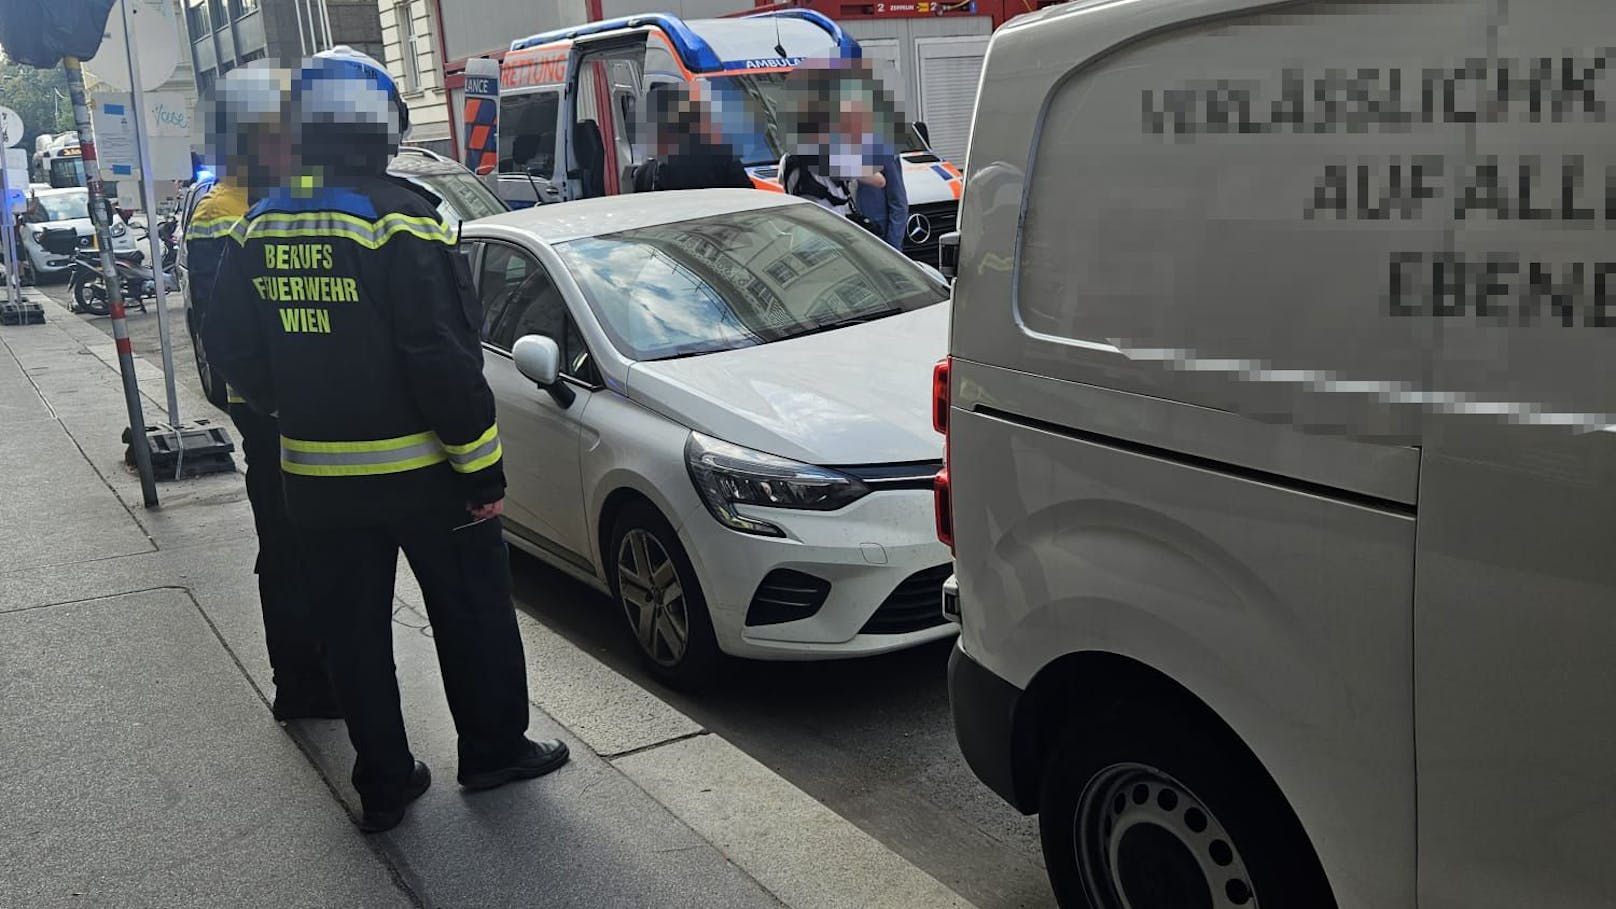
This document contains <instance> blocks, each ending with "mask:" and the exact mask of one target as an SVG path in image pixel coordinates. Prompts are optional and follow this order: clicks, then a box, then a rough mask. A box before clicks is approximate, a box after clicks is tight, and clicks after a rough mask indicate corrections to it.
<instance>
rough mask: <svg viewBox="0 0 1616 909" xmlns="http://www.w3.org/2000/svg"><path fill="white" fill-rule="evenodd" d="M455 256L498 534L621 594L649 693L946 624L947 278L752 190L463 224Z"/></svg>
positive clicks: (840, 652)
mask: <svg viewBox="0 0 1616 909" xmlns="http://www.w3.org/2000/svg"><path fill="white" fill-rule="evenodd" d="M460 250H461V252H462V253H463V254H464V255H465V256H466V259H467V262H468V264H469V265H470V267H471V273H472V275H473V276H474V282H475V285H476V290H477V297H478V299H479V300H480V301H481V312H480V313H477V314H476V315H477V317H478V318H480V319H481V322H482V334H483V340H484V347H485V360H486V366H485V371H486V373H487V375H488V378H489V382H490V384H491V385H492V387H493V389H494V394H495V396H496V397H497V399H498V402H499V425H500V436H501V438H502V440H503V445H504V452H505V470H506V477H507V482H508V484H509V487H508V491H507V499H506V512H505V517H506V523H507V529H508V535H509V537H510V539H511V540H512V542H513V543H514V544H515V545H516V546H518V547H519V548H521V549H523V550H525V551H527V552H529V553H532V554H533V555H536V556H538V557H539V558H541V559H543V560H545V561H547V562H549V563H551V564H553V565H555V566H557V567H559V568H561V569H562V570H564V571H567V572H569V573H571V574H573V575H575V576H577V577H579V578H581V579H583V580H584V581H586V582H588V583H590V584H592V585H594V586H595V587H597V588H599V589H600V590H602V591H604V592H606V593H609V594H610V595H611V596H612V597H613V599H614V600H615V601H616V604H617V608H618V609H620V610H621V611H622V613H623V616H624V618H625V627H626V628H627V629H628V630H629V631H630V632H631V633H632V634H633V635H634V637H635V639H636V640H637V641H638V643H639V647H640V650H641V653H642V654H643V656H644V658H645V660H646V662H647V664H648V665H649V666H650V668H651V670H652V671H653V672H654V673H655V674H656V675H657V676H658V677H659V678H660V679H662V680H663V681H665V682H666V683H668V684H671V685H678V686H691V685H697V684H699V683H700V682H702V681H704V680H705V679H707V678H709V677H710V676H711V675H712V672H713V670H714V669H715V668H716V667H717V665H718V664H719V662H720V660H721V656H722V655H723V654H729V655H733V656H740V657H748V658H755V659H776V660H800V659H821V658H834V657H849V656H858V655H867V654H876V653H884V652H887V651H892V650H897V649H900V648H904V647H909V646H913V645H916V644H920V643H923V642H926V641H931V640H935V639H938V638H943V637H947V636H949V635H952V634H953V633H954V629H953V627H952V626H951V625H949V624H947V623H945V622H944V621H943V619H942V616H941V613H940V611H939V609H938V607H937V603H938V597H939V595H940V592H941V588H942V584H943V581H944V580H946V579H947V577H948V575H949V571H950V568H949V564H950V563H949V552H948V550H947V548H946V547H944V546H943V545H942V544H940V543H939V542H938V540H937V537H936V534H935V527H934V518H933V509H932V480H933V478H934V477H935V475H936V473H937V471H938V469H939V468H940V467H941V464H942V455H943V449H942V437H941V436H939V435H938V434H937V433H936V432H935V431H933V428H932V414H931V410H930V401H929V398H928V392H929V389H930V387H931V380H932V367H933V364H935V363H936V361H937V359H938V357H939V356H941V355H942V354H943V352H944V350H945V349H946V347H947V330H948V305H947V303H946V302H945V301H946V300H947V297H948V288H947V286H946V285H945V284H944V282H943V281H942V279H941V276H940V275H938V274H937V273H936V272H934V271H931V270H929V269H928V268H927V267H926V266H922V265H917V264H916V263H914V262H912V261H910V260H909V259H906V258H904V257H903V256H902V255H900V254H898V253H897V252H895V251H894V250H892V249H890V248H888V247H887V246H886V245H884V244H883V243H881V242H880V241H879V240H877V239H876V238H875V237H873V236H871V235H869V234H868V233H865V232H864V231H863V230H861V229H859V228H858V227H856V226H854V225H852V224H850V223H848V222H847V221H845V220H843V219H841V218H838V217H836V216H834V215H830V214H828V213H826V212H824V211H822V210H821V209H819V208H818V207H817V206H814V205H812V204H809V203H804V202H802V201H801V200H798V199H794V198H791V197H788V196H784V195H781V194H778V193H768V192H759V191H755V190H700V191H695V192H665V193H656V194H640V195H631V196H615V197H607V198H599V199H590V200H585V201H579V202H573V203H568V204H565V205H545V206H538V207H536V208H529V209H525V210H521V211H516V212H510V213H507V214H501V215H496V216H493V217H489V218H484V219H481V220H478V221H474V222H469V223H467V224H465V225H464V226H463V228H462V234H461V242H460Z"/></svg>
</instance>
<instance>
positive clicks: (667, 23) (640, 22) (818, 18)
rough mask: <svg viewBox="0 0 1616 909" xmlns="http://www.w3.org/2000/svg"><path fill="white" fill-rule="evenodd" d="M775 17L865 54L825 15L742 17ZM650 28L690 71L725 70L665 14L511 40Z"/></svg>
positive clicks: (522, 42) (515, 46)
mask: <svg viewBox="0 0 1616 909" xmlns="http://www.w3.org/2000/svg"><path fill="white" fill-rule="evenodd" d="M774 16H779V17H782V18H791V19H802V20H804V21H806V22H811V23H813V24H814V25H817V26H819V27H820V28H822V29H824V30H825V31H826V32H827V33H829V34H830V36H831V38H832V39H833V40H835V42H836V46H837V47H838V48H839V49H840V50H841V54H842V56H843V57H846V58H849V59H853V58H858V57H861V56H863V54H864V51H863V49H862V48H860V47H859V44H858V42H857V41H855V40H853V38H852V36H850V35H848V34H847V33H846V32H844V31H842V28H841V26H839V25H837V24H836V23H835V22H832V21H831V20H830V19H829V18H827V17H826V16H824V15H823V14H821V13H816V12H814V11H813V10H806V9H790V10H781V11H773V12H766V13H754V14H752V15H750V16H742V17H740V18H741V19H748V20H756V19H768V18H771V17H774ZM647 26H651V27H654V28H658V29H660V30H661V31H662V33H663V34H665V35H667V36H668V40H669V42H671V43H672V44H673V48H674V50H675V51H677V52H678V54H679V59H680V60H681V61H683V62H684V65H685V66H686V67H688V68H689V69H690V70H692V71H694V72H698V73H708V72H717V71H719V70H722V69H724V61H723V60H721V59H720V58H719V56H718V52H717V51H715V50H713V47H712V45H710V44H708V43H707V41H706V40H705V39H703V38H702V37H701V35H699V34H697V33H696V32H695V30H694V29H692V28H691V27H690V26H689V25H687V24H686V23H685V21H684V20H683V19H680V18H679V17H678V16H670V15H668V14H666V13H642V14H639V15H634V16H619V17H617V18H615V19H602V20H601V21H599V22H591V23H589V24H587V25H579V26H575V27H573V28H563V29H557V30H555V31H550V32H542V33H540V34H537V35H532V36H529V37H527V38H519V39H517V40H515V41H512V42H511V50H513V51H519V50H524V49H526V48H529V47H538V46H539V45H542V44H550V43H551V42H554V41H568V40H575V39H578V38H583V37H587V36H589V35H599V34H602V33H605V32H611V31H618V30H627V29H634V28H645V27H647Z"/></svg>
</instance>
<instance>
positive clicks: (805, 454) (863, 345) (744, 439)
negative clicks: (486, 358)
mask: <svg viewBox="0 0 1616 909" xmlns="http://www.w3.org/2000/svg"><path fill="white" fill-rule="evenodd" d="M948 306H949V304H947V303H939V304H937V305H935V306H927V307H925V308H923V309H919V310H915V311H912V312H907V313H901V314H899V315H896V316H888V317H886V318H884V319H877V320H876V321H874V322H867V323H864V324H862V325H850V326H848V327H846V328H839V329H836V330H834V331H827V332H823V333H821V334H816V335H809V336H807V337H802V338H793V339H791V340H787V341H776V342H774V343H772V344H760V345H757V346H756V347H746V348H742V349H740V350H729V351H724V352H722V353H712V354H705V355H702V356H697V357H687V358H685V359H678V360H662V361H656V362H649V363H637V364H635V365H634V366H633V367H632V368H631V369H630V370H629V376H628V396H629V398H631V399H632V400H634V401H636V402H638V403H640V404H642V405H644V406H646V407H649V408H651V409H652V410H655V411H656V412H658V413H660V414H662V415H663V416H666V417H668V418H669V419H672V420H677V421H679V422H680V423H683V424H684V425H686V426H689V427H690V428H691V429H694V430H697V431H698V432H702V433H705V434H707V435H710V436H713V437H715V438H719V439H723V440H724V441H726V442H732V443H734V444H736V445H744V446H746V447H747V448H753V449H757V450H758V451H765V452H768V453H770V454H775V455H779V456H781V457H785V458H792V459H794V460H797V461H805V462H807V463H810V464H823V465H852V464H887V463H895V462H903V461H933V460H939V459H941V458H942V456H943V437H942V436H940V435H938V434H937V432H936V431H935V430H933V429H932V425H931V375H932V367H933V366H935V365H936V363H937V361H938V360H939V359H941V358H942V357H943V356H944V355H945V354H946V353H947V352H948Z"/></svg>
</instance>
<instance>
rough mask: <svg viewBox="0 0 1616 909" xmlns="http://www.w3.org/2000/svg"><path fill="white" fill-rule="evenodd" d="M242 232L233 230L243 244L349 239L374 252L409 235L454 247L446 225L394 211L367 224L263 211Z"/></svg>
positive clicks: (344, 217)
mask: <svg viewBox="0 0 1616 909" xmlns="http://www.w3.org/2000/svg"><path fill="white" fill-rule="evenodd" d="M244 227H245V229H243V230H238V231H236V235H235V236H236V239H237V241H239V242H242V243H245V242H246V241H248V240H251V239H253V238H258V237H276V238H286V237H317V238H321V239H330V238H333V237H339V238H342V239H345V240H352V241H354V242H355V243H358V244H359V245H360V246H363V247H366V248H367V249H377V248H379V247H381V245H382V244H384V243H386V242H387V241H388V240H390V239H392V238H393V237H394V236H395V235H397V234H401V233H407V234H412V235H414V236H416V237H419V238H421V239H423V240H428V241H431V242H435V243H443V244H446V245H448V246H453V245H455V242H456V236H455V232H454V230H452V229H451V228H450V227H449V226H448V225H447V224H445V223H444V222H442V221H440V220H438V219H436V218H427V217H422V216H418V215H404V214H399V213H397V212H394V213H392V214H387V215H382V216H381V217H380V218H377V219H376V220H374V221H367V220H365V219H364V218H360V217H357V216H355V215H350V214H345V213H343V212H337V211H315V212H278V211H272V212H265V213H264V214H261V215H259V216H258V217H256V218H252V219H251V220H249V221H247V222H245V225H244Z"/></svg>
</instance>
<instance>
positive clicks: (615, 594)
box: [603, 501, 724, 691]
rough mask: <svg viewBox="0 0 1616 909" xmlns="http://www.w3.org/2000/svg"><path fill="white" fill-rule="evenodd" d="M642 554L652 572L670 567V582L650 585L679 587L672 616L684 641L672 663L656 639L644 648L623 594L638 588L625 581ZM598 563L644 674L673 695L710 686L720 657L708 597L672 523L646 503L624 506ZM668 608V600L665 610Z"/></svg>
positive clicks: (632, 609) (630, 602)
mask: <svg viewBox="0 0 1616 909" xmlns="http://www.w3.org/2000/svg"><path fill="white" fill-rule="evenodd" d="M642 556H643V557H645V558H647V559H648V560H649V563H650V566H651V568H652V569H653V570H656V571H661V572H664V573H666V571H667V566H671V568H672V571H673V573H672V575H671V581H670V580H669V579H668V577H666V576H664V577H661V578H658V579H656V580H655V581H653V586H656V587H662V588H666V587H668V586H669V584H670V583H677V584H678V586H679V593H680V594H681V596H679V598H678V603H677V607H678V608H677V612H676V615H677V616H678V617H679V618H681V619H682V624H683V625H684V629H685V641H684V647H683V651H682V652H681V653H680V654H678V656H677V659H671V660H670V659H669V658H668V657H670V656H671V654H670V653H669V648H667V647H666V646H665V645H664V644H663V642H662V639H661V638H657V639H654V640H653V642H652V643H651V644H650V645H649V646H647V645H646V644H645V643H644V642H643V639H642V638H641V637H640V635H639V634H638V626H637V625H636V619H635V618H634V616H635V615H636V613H637V611H638V607H637V606H636V605H635V604H634V602H633V599H634V596H633V595H632V594H631V595H630V596H629V597H625V596H624V590H625V588H629V587H638V585H635V584H634V583H633V582H632V581H631V580H628V579H629V578H631V577H633V576H634V575H635V573H636V572H635V571H633V570H628V566H629V563H632V562H634V561H635V560H637V559H638V558H640V557H642ZM603 561H605V563H606V573H607V576H608V577H609V578H610V579H611V585H612V599H613V600H614V601H615V602H616V604H617V611H618V613H619V614H620V615H622V616H623V618H624V624H625V626H626V627H627V629H628V631H629V634H630V637H632V638H633V639H634V647H635V649H636V650H637V651H638V652H639V656H640V662H641V664H643V665H644V666H645V668H646V670H647V671H649V672H650V673H651V675H653V676H654V677H656V679H657V681H659V682H661V683H662V684H664V685H667V686H668V687H669V688H672V689H675V690H677V691H699V690H701V689H702V688H705V687H706V686H707V685H709V684H710V683H711V682H712V681H713V679H714V678H715V677H716V676H717V674H718V670H719V668H720V666H721V664H722V662H723V659H724V655H723V653H722V651H720V650H719V649H718V639H717V637H716V636H715V635H714V634H713V623H712V618H711V616H709V615H708V613H707V598H706V597H705V596H704V595H703V594H702V591H701V581H700V580H699V579H698V578H697V577H696V569H695V567H694V566H693V565H691V564H690V557H689V556H687V555H686V554H685V549H684V546H683V545H681V544H680V542H679V534H678V533H677V532H675V531H674V529H673V525H671V524H669V523H668V520H667V519H666V518H664V517H663V516H662V513H661V512H660V511H658V510H657V509H656V508H655V507H654V506H653V505H651V504H650V503H649V502H644V501H635V502H630V503H628V504H626V505H624V506H623V508H622V509H621V510H620V511H619V512H618V514H617V519H616V520H615V521H614V522H613V524H612V536H611V548H610V549H609V550H607V552H606V553H605V558H604V559H603ZM645 593H646V591H644V590H643V589H642V590H640V596H644V595H645ZM672 607H673V604H672V603H671V602H670V603H669V606H668V608H670V609H671V608H672Z"/></svg>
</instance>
